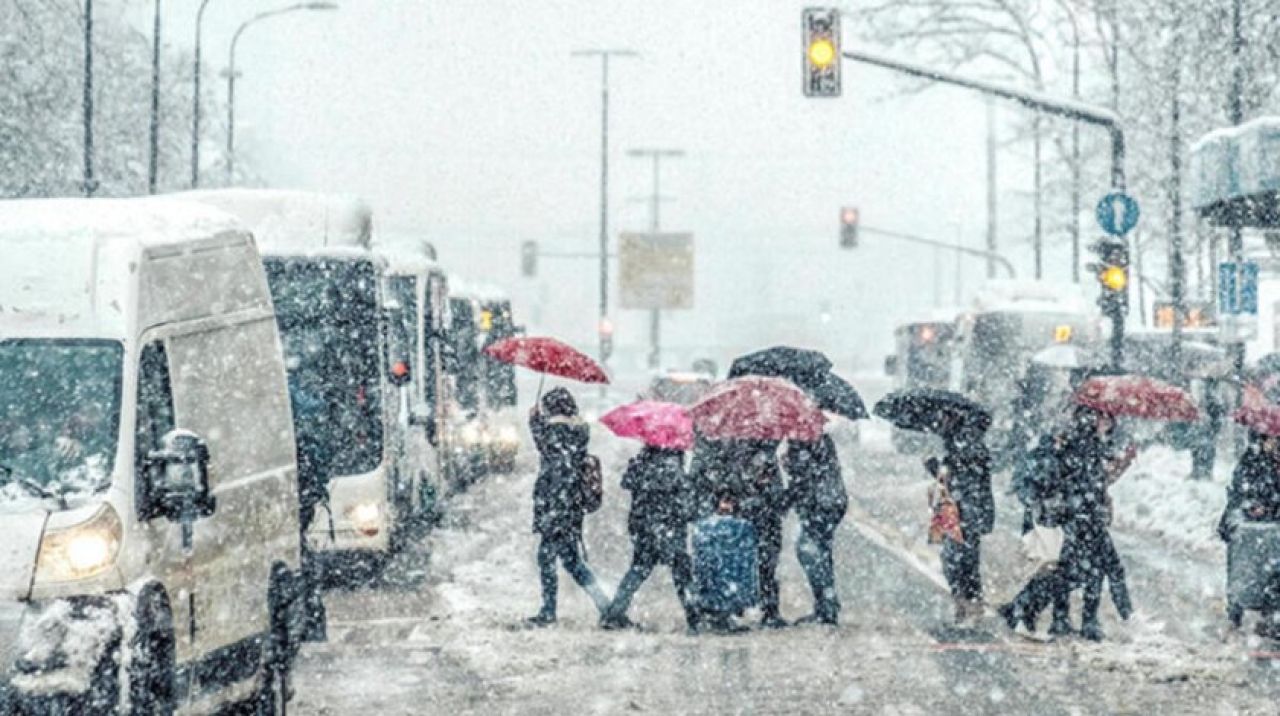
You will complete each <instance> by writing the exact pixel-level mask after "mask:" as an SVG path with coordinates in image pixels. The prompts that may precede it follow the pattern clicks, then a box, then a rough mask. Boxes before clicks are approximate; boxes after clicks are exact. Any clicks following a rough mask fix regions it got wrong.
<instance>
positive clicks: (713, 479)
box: [690, 439, 787, 527]
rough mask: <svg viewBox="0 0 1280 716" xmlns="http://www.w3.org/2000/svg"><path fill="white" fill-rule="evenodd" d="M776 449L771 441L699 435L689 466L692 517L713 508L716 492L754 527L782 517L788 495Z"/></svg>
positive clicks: (707, 512) (714, 508)
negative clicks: (731, 502) (728, 501)
mask: <svg viewBox="0 0 1280 716" xmlns="http://www.w3.org/2000/svg"><path fill="white" fill-rule="evenodd" d="M776 453H777V443H773V442H765V441H759V440H701V439H700V440H699V441H698V443H697V444H696V445H695V446H694V453H693V462H692V465H691V469H690V482H691V483H692V485H693V490H694V500H693V501H694V504H695V505H696V509H695V511H694V514H695V517H706V516H707V515H710V514H711V513H713V512H715V511H716V502H717V496H718V495H725V496H728V497H730V498H732V499H733V501H734V503H735V505H736V509H735V514H737V515H738V516H740V517H742V518H744V519H747V520H750V521H751V522H752V523H754V524H756V525H757V527H758V526H759V525H760V524H762V523H764V522H769V521H781V520H782V515H783V513H785V512H786V499H787V496H786V490H785V488H784V486H783V484H782V473H781V470H779V468H778V459H777V454H776Z"/></svg>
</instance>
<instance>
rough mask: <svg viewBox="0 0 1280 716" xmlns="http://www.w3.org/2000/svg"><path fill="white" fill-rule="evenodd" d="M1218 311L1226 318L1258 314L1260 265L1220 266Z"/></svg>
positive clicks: (1248, 263)
mask: <svg viewBox="0 0 1280 716" xmlns="http://www.w3.org/2000/svg"><path fill="white" fill-rule="evenodd" d="M1218 311H1219V312H1220V313H1221V314H1222V315H1224V316H1229V315H1238V314H1246V315H1255V316H1256V315H1257V314H1258V264H1256V263H1254V262H1252V261H1246V262H1244V263H1242V264H1237V263H1235V262H1234V261H1224V262H1222V263H1221V264H1218Z"/></svg>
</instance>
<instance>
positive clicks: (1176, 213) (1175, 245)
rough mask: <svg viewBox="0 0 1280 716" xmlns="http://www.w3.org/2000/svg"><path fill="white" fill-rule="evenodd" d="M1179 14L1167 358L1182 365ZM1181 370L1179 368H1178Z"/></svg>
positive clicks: (1172, 110)
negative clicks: (1170, 332)
mask: <svg viewBox="0 0 1280 716" xmlns="http://www.w3.org/2000/svg"><path fill="white" fill-rule="evenodd" d="M1181 40H1182V15H1181V14H1180V13H1177V12H1175V13H1174V17H1173V42H1171V43H1170V45H1169V48H1170V51H1169V59H1170V60H1171V61H1172V62H1173V71H1172V74H1171V75H1170V80H1171V83H1170V84H1171V85H1172V89H1173V91H1172V97H1171V99H1170V102H1169V130H1170V131H1169V174H1170V176H1169V219H1170V220H1169V274H1170V275H1169V292H1170V294H1172V295H1171V299H1172V301H1173V336H1172V340H1173V343H1172V346H1171V348H1170V351H1169V360H1170V362H1171V363H1173V365H1174V366H1179V367H1180V366H1181V365H1182V322H1183V321H1185V320H1186V315H1187V304H1186V270H1187V269H1186V265H1185V264H1184V262H1183V257H1182V101H1181V99H1180V97H1179V96H1178V95H1179V94H1180V93H1181V92H1182V55H1181V53H1180V45H1181V44H1182V43H1181ZM1179 372H1181V371H1179Z"/></svg>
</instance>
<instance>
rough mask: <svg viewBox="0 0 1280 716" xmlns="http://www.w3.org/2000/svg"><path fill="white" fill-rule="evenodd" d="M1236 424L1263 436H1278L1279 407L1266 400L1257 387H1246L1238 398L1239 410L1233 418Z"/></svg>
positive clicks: (1279, 423) (1279, 427) (1279, 425)
mask: <svg viewBox="0 0 1280 716" xmlns="http://www.w3.org/2000/svg"><path fill="white" fill-rule="evenodd" d="M1233 417H1234V418H1235V420H1236V422H1238V423H1240V424H1241V425H1244V426H1246V427H1248V428H1249V429H1250V430H1252V431H1254V432H1258V433H1262V434H1263V435H1273V436H1274V435H1280V405H1276V404H1275V403H1272V402H1271V401H1269V400H1267V396H1266V395H1264V394H1263V392H1262V390H1260V389H1259V388H1258V387H1257V386H1253V385H1246V386H1245V387H1244V394H1243V395H1241V397H1240V408H1239V409H1238V410H1236V412H1235V415H1234V416H1233Z"/></svg>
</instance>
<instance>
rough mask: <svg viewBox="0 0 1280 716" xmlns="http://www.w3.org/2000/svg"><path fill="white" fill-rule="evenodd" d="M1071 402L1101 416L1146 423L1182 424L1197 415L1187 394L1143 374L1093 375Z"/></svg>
mask: <svg viewBox="0 0 1280 716" xmlns="http://www.w3.org/2000/svg"><path fill="white" fill-rule="evenodd" d="M1075 400H1076V402H1077V403H1079V404H1080V405H1084V406H1086V407H1089V408H1093V409H1094V410H1097V411H1099V412H1102V413H1108V414H1110V415H1124V416H1129V417H1134V418H1146V419H1147V420H1169V421H1173V422H1184V423H1186V422H1192V421H1194V420H1196V419H1197V418H1198V417H1199V416H1200V411H1198V410H1196V404H1195V402H1194V401H1192V400H1191V395H1190V394H1188V393H1187V391H1185V390H1183V389H1182V388H1179V387H1177V386H1176V385H1169V384H1168V383H1165V382H1163V381H1159V380H1156V379H1155V378H1148V377H1147V376H1143V375H1099V376H1094V377H1092V378H1090V379H1088V380H1086V381H1085V382H1084V385H1081V386H1080V389H1079V390H1077V391H1076V395H1075Z"/></svg>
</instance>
